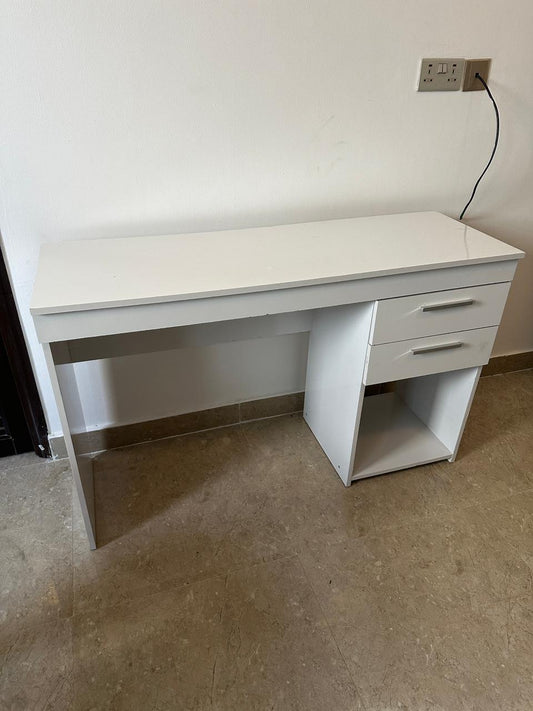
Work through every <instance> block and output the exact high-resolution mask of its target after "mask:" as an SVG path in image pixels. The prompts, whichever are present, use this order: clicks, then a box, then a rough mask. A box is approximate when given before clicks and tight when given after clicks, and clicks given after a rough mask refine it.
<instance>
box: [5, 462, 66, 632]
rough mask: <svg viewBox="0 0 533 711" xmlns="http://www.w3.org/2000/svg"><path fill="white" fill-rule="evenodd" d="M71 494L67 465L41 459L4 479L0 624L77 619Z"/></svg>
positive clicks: (13, 469)
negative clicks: (74, 600)
mask: <svg viewBox="0 0 533 711" xmlns="http://www.w3.org/2000/svg"><path fill="white" fill-rule="evenodd" d="M36 459H37V457H36ZM23 461H24V462H25V458H23ZM71 492H72V479H71V474H70V469H69V467H68V463H65V462H51V463H46V462H45V461H39V460H38V459H37V463H32V464H30V465H26V464H24V465H23V466H22V467H20V468H9V469H7V470H5V471H4V472H2V474H1V475H0V500H1V501H2V517H1V521H2V523H1V524H0V570H1V575H0V624H2V623H3V624H4V625H7V626H8V627H9V628H11V626H12V625H14V624H15V625H19V626H21V627H23V626H24V627H26V626H30V625H40V624H42V623H43V622H44V621H46V620H49V619H57V618H62V617H67V616H69V615H71V614H72V593H73V591H72V494H71Z"/></svg>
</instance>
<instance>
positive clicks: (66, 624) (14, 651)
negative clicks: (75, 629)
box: [0, 619, 72, 711]
mask: <svg viewBox="0 0 533 711" xmlns="http://www.w3.org/2000/svg"><path fill="white" fill-rule="evenodd" d="M71 682H72V627H71V620H70V619H64V620H56V621H55V622H51V623H47V624H35V625H31V626H26V627H23V628H17V629H11V631H10V632H8V630H7V629H6V627H2V628H1V629H0V708H1V709H5V710H6V711H70V709H72V685H71Z"/></svg>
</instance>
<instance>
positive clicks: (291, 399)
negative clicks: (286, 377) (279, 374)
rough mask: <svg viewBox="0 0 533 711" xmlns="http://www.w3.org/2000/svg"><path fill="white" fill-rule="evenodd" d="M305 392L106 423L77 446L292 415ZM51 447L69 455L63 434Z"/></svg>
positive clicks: (99, 446) (96, 447)
mask: <svg viewBox="0 0 533 711" xmlns="http://www.w3.org/2000/svg"><path fill="white" fill-rule="evenodd" d="M303 402H304V394H303V393H292V394H290V395H278V396H277V397H268V398H262V399H260V400H249V401H247V402H241V403H236V404H235V405H224V406H222V407H215V408H212V409H210V410H201V411H200V412H189V413H186V414H183V415H174V416H173V417H163V418H160V419H158V420H149V421H147V422H136V423H134V424H131V425H119V426H117V427H106V428H105V429H101V430H94V431H92V432H84V433H83V434H79V435H75V445H76V449H77V450H78V451H79V453H80V454H91V453H93V452H100V451H102V450H105V449H116V448H117V447H125V446H127V445H129V444H140V443H141V442H151V441H153V440H156V439H164V438H165V437H175V436H177V435H183V434H190V433H191V432H199V431H202V430H210V429H214V428H215V427H227V426H228V425H237V424H240V423H242V422H250V421H251V420H261V419H264V418H267V417H276V416H278V415H288V414H290V413H293V412H301V411H302V410H303ZM50 448H51V450H52V453H53V456H54V459H63V458H65V457H66V456H67V450H66V447H65V440H64V438H63V437H50Z"/></svg>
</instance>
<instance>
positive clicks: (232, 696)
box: [74, 559, 360, 711]
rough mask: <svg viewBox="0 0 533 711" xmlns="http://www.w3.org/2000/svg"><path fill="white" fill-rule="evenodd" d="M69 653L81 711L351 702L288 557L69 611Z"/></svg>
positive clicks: (351, 692) (337, 659) (343, 673)
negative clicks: (76, 613)
mask: <svg viewBox="0 0 533 711" xmlns="http://www.w3.org/2000/svg"><path fill="white" fill-rule="evenodd" d="M74 655H75V676H74V679H75V684H74V689H75V704H74V708H75V709H78V710H80V711H82V710H83V711H85V710H88V709H92V708H94V709H113V711H115V710H117V711H118V710H121V709H127V710H128V711H136V709H142V711H144V709H208V708H214V709H218V710H220V711H222V710H224V711H225V710H227V711H239V710H240V709H243V711H252V710H254V709H265V710H266V709H278V710H279V711H285V709H306V711H307V710H308V709H309V711H312V710H313V709H317V711H318V710H320V711H322V709H324V708H335V709H338V710H342V709H346V710H347V711H348V709H349V710H350V711H352V710H355V709H357V708H360V706H359V703H358V699H357V694H356V691H355V688H354V686H353V683H352V682H351V679H350V676H349V673H348V671H347V668H346V666H345V664H344V661H343V659H342V657H341V655H340V654H339V652H338V649H337V647H336V645H335V643H334V641H333V639H332V637H331V635H330V633H329V629H328V628H327V625H326V623H325V621H324V618H323V616H322V614H321V611H320V608H319V607H318V605H317V603H316V600H315V598H314V596H313V594H312V592H311V590H310V588H309V585H308V583H307V581H306V579H305V576H304V574H303V572H302V570H301V568H300V566H299V564H298V562H297V561H296V560H295V559H290V560H287V559H285V560H283V561H278V562H275V563H269V564H265V565H259V566H256V567H251V568H248V569H246V570H245V571H237V572H235V573H232V574H230V575H229V576H228V577H227V579H226V580H225V579H223V578H210V579H207V580H203V581H198V582H196V583H193V584H192V585H190V586H183V587H179V588H173V589H169V590H166V591H165V592H161V593H157V594H154V595H149V596H146V597H143V598H141V599H137V600H131V601H128V602H126V603H124V604H121V605H118V606H115V607H112V608H102V609H99V610H93V611H91V612H87V613H84V614H82V615H79V616H75V617H74ZM329 704H331V705H329Z"/></svg>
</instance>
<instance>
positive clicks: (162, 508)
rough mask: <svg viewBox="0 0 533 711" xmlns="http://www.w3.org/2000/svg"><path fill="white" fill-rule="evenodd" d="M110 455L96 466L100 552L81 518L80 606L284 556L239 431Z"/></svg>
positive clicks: (280, 534) (282, 538)
mask: <svg viewBox="0 0 533 711" xmlns="http://www.w3.org/2000/svg"><path fill="white" fill-rule="evenodd" d="M108 455H109V456H108ZM108 455H106V456H104V457H102V458H100V459H98V460H97V462H96V465H95V474H96V492H97V502H98V541H99V544H100V545H99V548H98V549H97V550H96V551H92V552H91V551H89V550H88V547H87V543H86V539H85V535H84V532H83V528H82V527H81V525H80V520H79V517H77V519H76V521H77V525H76V526H75V531H74V565H75V573H74V589H75V606H76V609H77V610H81V609H86V608H88V607H91V606H94V605H101V604H110V605H111V604H115V603H117V602H119V601H121V600H125V599H127V598H129V597H131V596H132V595H145V594H147V593H150V592H154V591H157V590H161V589H163V588H164V587H165V586H166V585H167V584H168V583H171V584H178V583H184V582H191V581H194V580H198V579H201V578H203V577H207V576H212V575H225V574H226V573H227V572H228V571H229V570H232V569H235V568H240V567H243V566H246V565H251V564H254V563H257V562H260V561H264V560H271V559H275V558H277V557H280V556H285V555H287V553H288V545H289V538H288V536H287V534H286V532H285V531H284V530H283V528H282V527H280V526H278V525H276V522H275V521H270V522H269V521H268V520H267V518H266V517H263V518H262V525H261V526H259V525H258V518H257V517H258V515H259V513H260V511H261V509H262V507H263V502H262V499H261V496H260V491H259V490H258V489H257V488H256V487H255V485H254V483H253V474H254V468H255V466H256V465H255V464H254V461H253V456H252V452H251V450H250V448H249V447H247V446H246V445H245V443H244V440H243V439H242V437H241V435H240V432H239V430H238V429H234V430H217V431H213V432H210V433H206V434H203V435H193V436H190V437H183V438H178V439H174V440H167V441H165V442H160V443H151V444H149V445H144V446H142V447H134V448H129V449H124V450H117V451H115V452H112V453H111V452H110V453H108ZM273 467H274V468H275V467H276V462H274V463H273Z"/></svg>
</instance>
